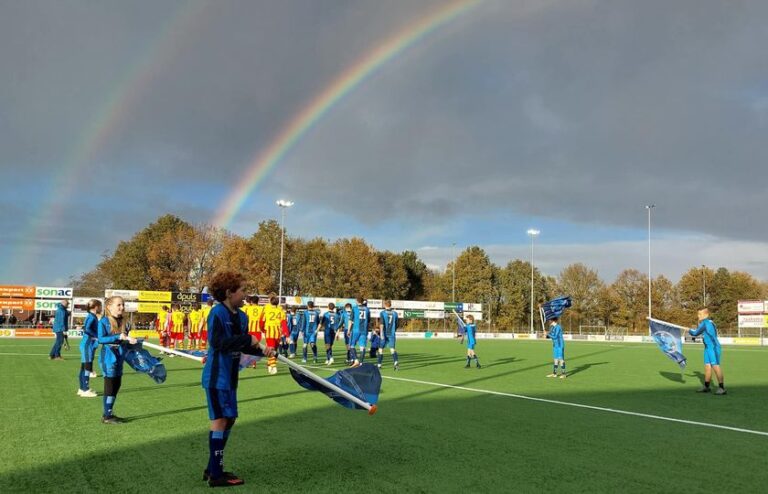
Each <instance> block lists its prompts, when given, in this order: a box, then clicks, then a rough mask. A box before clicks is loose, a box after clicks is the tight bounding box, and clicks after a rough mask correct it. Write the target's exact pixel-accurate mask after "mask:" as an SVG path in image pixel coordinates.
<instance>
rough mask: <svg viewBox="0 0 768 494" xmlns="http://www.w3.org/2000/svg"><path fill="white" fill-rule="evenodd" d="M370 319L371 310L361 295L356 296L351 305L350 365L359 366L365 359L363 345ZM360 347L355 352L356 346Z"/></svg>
mask: <svg viewBox="0 0 768 494" xmlns="http://www.w3.org/2000/svg"><path fill="white" fill-rule="evenodd" d="M370 320H371V310H370V309H369V308H368V306H367V304H366V301H365V300H364V299H363V297H357V305H355V306H354V307H352V338H351V339H350V341H349V347H350V350H351V351H352V360H353V362H352V367H360V365H362V363H363V362H364V361H365V346H366V343H367V342H368V322H369V321H370ZM355 347H357V348H359V349H360V353H359V354H358V353H357V350H356V348H355Z"/></svg>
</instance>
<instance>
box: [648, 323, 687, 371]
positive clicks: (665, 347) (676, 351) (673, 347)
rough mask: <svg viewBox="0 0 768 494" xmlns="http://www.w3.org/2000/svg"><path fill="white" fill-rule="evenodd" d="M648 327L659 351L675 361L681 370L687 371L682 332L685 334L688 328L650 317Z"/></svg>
mask: <svg viewBox="0 0 768 494" xmlns="http://www.w3.org/2000/svg"><path fill="white" fill-rule="evenodd" d="M648 325H649V328H650V330H651V336H652V337H653V340H654V341H655V342H656V344H657V345H658V346H659V350H661V351H662V352H664V355H666V356H667V357H669V358H670V359H672V360H673V361H675V362H676V363H677V365H679V366H680V370H682V369H685V363H686V358H685V356H684V355H683V339H682V337H681V334H682V333H681V331H683V332H684V331H685V330H686V328H684V327H682V326H677V325H675V324H672V323H668V322H666V321H661V320H659V319H652V318H650V317H649V318H648Z"/></svg>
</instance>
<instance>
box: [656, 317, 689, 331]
mask: <svg viewBox="0 0 768 494" xmlns="http://www.w3.org/2000/svg"><path fill="white" fill-rule="evenodd" d="M646 319H648V320H649V321H653V322H660V323H662V324H666V325H667V326H672V327H673V328H677V329H680V330H682V331H688V330H689V329H690V328H686V327H684V326H678V325H677V324H672V323H671V322H667V321H662V320H661V319H655V318H653V317H646Z"/></svg>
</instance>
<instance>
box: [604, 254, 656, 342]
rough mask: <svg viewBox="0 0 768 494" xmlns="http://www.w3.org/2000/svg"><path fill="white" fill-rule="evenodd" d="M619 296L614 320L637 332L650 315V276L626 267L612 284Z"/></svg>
mask: <svg viewBox="0 0 768 494" xmlns="http://www.w3.org/2000/svg"><path fill="white" fill-rule="evenodd" d="M611 287H612V288H613V291H614V292H615V293H616V295H617V296H618V300H619V310H618V311H616V313H615V314H614V317H613V322H614V323H615V324H617V325H619V326H622V327H625V328H629V329H630V330H631V331H632V332H637V331H638V330H639V329H640V328H642V327H644V326H645V325H646V319H645V318H646V317H647V316H648V277H647V275H645V274H643V273H641V272H640V271H638V270H636V269H625V270H624V271H622V272H621V273H619V275H618V276H617V277H616V281H614V282H613V285H611Z"/></svg>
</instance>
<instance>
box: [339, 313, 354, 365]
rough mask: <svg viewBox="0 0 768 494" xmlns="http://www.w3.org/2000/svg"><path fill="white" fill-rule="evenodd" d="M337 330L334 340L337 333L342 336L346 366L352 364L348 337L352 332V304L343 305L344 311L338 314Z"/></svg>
mask: <svg viewBox="0 0 768 494" xmlns="http://www.w3.org/2000/svg"><path fill="white" fill-rule="evenodd" d="M338 324H339V330H338V331H337V332H336V338H338V337H339V333H341V334H342V335H343V336H344V345H345V346H346V347H347V358H346V360H345V363H346V364H349V363H351V362H352V347H351V346H350V344H349V343H350V337H351V331H352V304H345V305H344V310H342V311H341V313H340V314H339V323H338Z"/></svg>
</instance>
